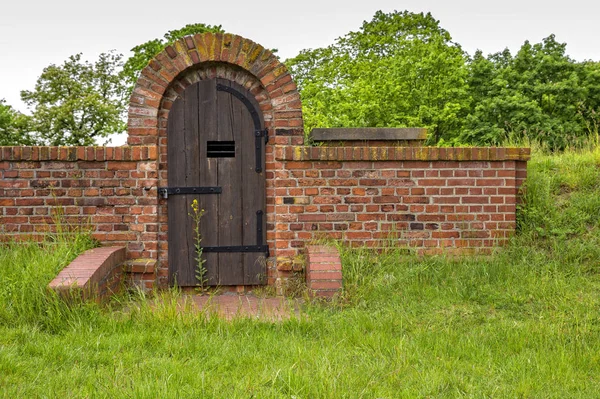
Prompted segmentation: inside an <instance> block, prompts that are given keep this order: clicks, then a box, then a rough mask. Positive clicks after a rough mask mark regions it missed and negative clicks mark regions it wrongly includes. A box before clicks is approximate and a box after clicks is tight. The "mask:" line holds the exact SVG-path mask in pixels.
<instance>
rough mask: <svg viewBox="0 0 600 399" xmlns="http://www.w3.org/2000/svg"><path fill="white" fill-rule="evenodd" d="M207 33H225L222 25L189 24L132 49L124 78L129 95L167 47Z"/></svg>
mask: <svg viewBox="0 0 600 399" xmlns="http://www.w3.org/2000/svg"><path fill="white" fill-rule="evenodd" d="M205 32H213V33H223V32H224V31H223V29H222V28H221V25H214V26H213V25H206V24H202V23H198V24H189V25H186V26H184V27H183V28H181V29H175V30H170V31H168V32H167V33H165V35H164V36H163V38H162V39H153V40H149V41H147V42H145V43H142V44H140V45H138V46H135V47H134V48H132V49H131V51H132V52H133V55H132V56H131V57H129V59H127V61H126V62H125V64H124V65H123V77H124V79H125V81H126V84H127V86H128V88H129V93H131V91H132V90H133V87H134V85H135V83H136V81H137V79H138V77H139V76H140V72H141V71H142V69H144V67H145V66H146V65H148V63H149V62H150V60H151V59H152V58H154V57H155V56H156V55H157V54H158V53H160V52H161V51H163V50H164V49H165V47H167V46H168V45H169V44H171V43H173V42H175V41H176V40H178V39H181V38H182V37H184V36H188V35H195V34H199V33H205Z"/></svg>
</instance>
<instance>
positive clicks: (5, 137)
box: [0, 99, 37, 146]
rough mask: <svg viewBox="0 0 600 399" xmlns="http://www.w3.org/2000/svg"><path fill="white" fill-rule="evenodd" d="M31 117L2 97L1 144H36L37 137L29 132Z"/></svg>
mask: <svg viewBox="0 0 600 399" xmlns="http://www.w3.org/2000/svg"><path fill="white" fill-rule="evenodd" d="M30 125H31V118H30V117H29V116H27V115H24V114H22V113H20V112H19V111H17V110H15V109H14V108H13V107H11V106H10V105H7V104H6V101H5V100H4V99H0V146H2V145H35V144H37V140H36V138H35V137H34V136H33V135H32V134H30V133H29V131H30Z"/></svg>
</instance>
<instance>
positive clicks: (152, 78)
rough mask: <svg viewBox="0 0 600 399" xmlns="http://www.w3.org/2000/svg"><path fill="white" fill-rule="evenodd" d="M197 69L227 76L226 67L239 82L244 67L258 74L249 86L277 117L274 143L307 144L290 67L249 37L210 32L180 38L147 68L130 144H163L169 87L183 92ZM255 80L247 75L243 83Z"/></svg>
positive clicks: (132, 115)
mask: <svg viewBox="0 0 600 399" xmlns="http://www.w3.org/2000/svg"><path fill="white" fill-rule="evenodd" d="M195 70H208V72H207V74H208V76H214V77H221V76H219V75H220V74H221V73H218V71H222V72H224V73H225V74H227V73H229V74H231V75H232V76H234V79H232V80H234V81H237V79H235V77H237V75H240V74H239V73H238V71H240V70H241V71H244V72H245V74H246V75H249V76H251V77H253V78H254V80H255V82H252V83H250V84H251V85H252V84H254V87H248V88H251V89H252V90H251V91H252V93H253V94H255V96H257V101H259V103H260V104H261V108H262V109H263V112H265V113H270V114H271V115H272V116H271V118H270V119H269V121H268V123H267V127H268V128H269V135H270V137H272V138H273V142H274V143H275V144H302V143H303V131H302V105H301V103H300V96H299V93H298V90H297V88H296V85H295V83H294V82H293V81H292V77H291V76H290V74H289V72H288V71H287V68H286V67H285V66H284V65H283V64H282V63H281V62H279V60H278V59H277V57H275V55H274V54H273V53H272V52H271V51H270V50H268V49H265V48H264V47H263V46H261V45H259V44H257V43H255V42H253V41H251V40H249V39H246V38H243V37H241V36H238V35H233V34H228V33H226V34H214V33H204V34H199V35H194V36H187V37H185V38H183V39H180V40H178V41H177V42H175V43H173V44H172V45H170V46H168V47H167V48H166V49H165V50H164V51H162V52H161V53H160V54H158V55H157V56H156V57H154V59H152V60H151V61H150V63H149V64H148V66H146V68H144V69H143V70H142V73H141V76H140V78H139V79H138V81H137V83H136V86H135V89H134V90H133V93H132V95H131V99H130V105H129V114H128V140H127V142H128V144H129V145H152V144H160V143H159V136H160V129H161V128H163V126H161V124H160V120H161V119H162V118H166V116H167V115H168V109H169V101H170V100H171V99H170V98H169V96H168V93H169V90H172V91H173V90H174V91H175V92H176V93H180V92H182V91H183V89H184V88H185V87H186V86H187V85H189V84H191V83H193V80H192V81H190V79H189V78H188V77H189V73H190V71H195ZM185 75H188V76H187V77H186V76H185ZM249 81H250V80H248V79H246V80H245V81H244V82H243V83H242V85H247V84H249V83H248V82H249ZM238 83H240V82H239V81H238ZM261 92H262V93H263V97H266V98H263V97H261ZM171 97H172V96H171ZM275 129H278V130H279V131H274V130H275ZM276 136H278V137H276Z"/></svg>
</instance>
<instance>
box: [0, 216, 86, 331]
mask: <svg viewBox="0 0 600 399" xmlns="http://www.w3.org/2000/svg"><path fill="white" fill-rule="evenodd" d="M63 227H64V226H63ZM94 245H95V242H94V240H92V238H91V236H90V235H89V234H88V233H87V232H85V231H81V230H80V231H71V232H68V231H66V230H64V229H62V228H61V225H60V224H59V228H58V232H55V233H47V234H46V236H45V237H44V239H43V240H42V241H41V242H34V241H19V242H5V243H0V324H5V325H20V324H23V323H25V324H28V325H30V326H33V327H37V328H42V329H50V330H55V329H57V328H60V327H61V326H64V324H65V321H66V318H65V316H66V315H73V313H72V312H68V311H67V305H66V304H65V303H63V302H62V301H60V300H59V298H57V296H56V294H55V293H54V292H53V291H49V290H48V289H47V285H48V283H49V282H50V281H52V279H53V278H54V277H56V275H57V274H58V272H59V271H60V270H61V269H62V268H64V267H65V266H66V265H67V264H69V262H71V261H72V260H73V259H74V258H75V257H76V256H77V255H79V254H80V253H81V252H83V251H85V250H86V249H89V248H92V247H93V246H94Z"/></svg>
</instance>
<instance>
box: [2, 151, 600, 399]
mask: <svg viewBox="0 0 600 399" xmlns="http://www.w3.org/2000/svg"><path fill="white" fill-rule="evenodd" d="M527 184H528V187H527V197H526V203H525V204H524V206H523V207H522V210H521V212H520V214H519V230H520V231H519V235H518V236H517V237H515V239H514V240H513V241H512V242H511V244H510V245H509V246H508V247H507V248H505V249H503V250H499V251H498V252H497V253H496V254H495V255H493V256H491V257H488V258H469V259H460V260H456V259H454V260H452V259H444V258H442V257H430V258H417V257H412V256H407V255H405V254H402V253H401V252H400V251H389V252H387V253H384V254H380V255H374V254H372V253H370V252H368V251H366V250H353V251H350V250H346V249H343V251H342V256H343V261H344V273H345V274H344V278H345V292H344V295H343V297H342V298H340V299H339V301H337V302H334V303H333V304H329V305H323V304H312V305H307V306H306V307H305V309H304V310H303V312H302V316H301V317H299V318H296V319H292V320H289V321H284V322H280V323H270V322H263V321H255V320H245V319H239V320H234V321H231V322H228V321H223V320H219V319H217V318H214V317H212V318H209V317H206V315H204V314H195V313H192V312H178V311H177V308H176V305H175V303H176V300H177V293H176V292H175V293H164V294H162V295H163V301H161V303H163V305H161V306H160V307H159V308H158V309H155V310H150V308H149V306H148V305H147V304H146V302H145V301H144V300H143V297H135V296H134V297H131V298H127V297H121V298H119V299H118V301H115V302H114V303H113V304H112V305H111V307H110V308H108V309H102V308H98V307H96V306H94V305H83V304H79V305H72V306H71V307H67V306H66V305H63V304H62V303H60V301H57V300H56V299H55V298H53V297H52V296H48V294H47V293H46V291H45V289H44V287H45V284H47V282H48V281H49V280H50V279H51V278H52V276H53V273H55V272H56V270H58V269H59V268H60V267H62V266H64V265H65V264H66V263H68V262H69V260H70V259H72V258H73V257H74V256H75V255H76V254H77V253H78V252H80V251H82V250H83V249H85V248H87V247H89V246H90V245H92V243H91V242H90V241H89V240H87V239H86V238H85V235H82V237H80V238H78V239H76V240H73V239H70V240H62V241H61V240H57V241H58V242H57V243H55V244H52V245H44V246H42V247H39V246H37V245H32V244H28V245H25V246H18V245H10V246H5V247H2V248H0V251H1V252H0V392H1V394H2V395H3V396H4V397H9V398H14V397H61V398H62V397H94V398H96V397H99V398H103V397H106V398H113V397H132V398H158V397H160V398H163V397H166V398H169V397H172V398H178V397H203V398H252V397H254V398H414V397H431V398H457V397H469V398H506V397H509V398H596V397H598V392H600V378H599V377H598V376H600V295H599V294H600V278H599V271H600V150H594V151H586V152H581V153H574V152H570V153H565V154H562V155H544V154H540V153H536V154H535V155H534V158H533V160H532V161H531V162H530V166H529V179H528V183H527ZM136 304H137V305H136ZM123 309H128V310H127V311H125V310H123Z"/></svg>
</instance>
